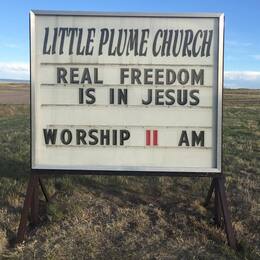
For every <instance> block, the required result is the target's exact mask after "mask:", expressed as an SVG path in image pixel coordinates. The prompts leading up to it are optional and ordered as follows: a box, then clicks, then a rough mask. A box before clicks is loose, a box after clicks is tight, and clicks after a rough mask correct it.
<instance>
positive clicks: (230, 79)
mask: <svg viewBox="0 0 260 260" xmlns="http://www.w3.org/2000/svg"><path fill="white" fill-rule="evenodd" d="M224 75H225V86H226V87H244V88H260V71H225V73H224Z"/></svg>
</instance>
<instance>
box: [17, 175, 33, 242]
mask: <svg viewBox="0 0 260 260" xmlns="http://www.w3.org/2000/svg"><path fill="white" fill-rule="evenodd" d="M34 185H35V176H33V175H31V176H30V179H29V182H28V187H27V191H26V196H25V199H24V204H23V209H22V214H21V219H20V224H19V228H18V232H17V239H16V242H17V243H21V242H22V241H23V240H24V236H25V232H26V226H27V219H28V216H29V210H30V205H31V203H32V197H33V193H34V191H33V189H34Z"/></svg>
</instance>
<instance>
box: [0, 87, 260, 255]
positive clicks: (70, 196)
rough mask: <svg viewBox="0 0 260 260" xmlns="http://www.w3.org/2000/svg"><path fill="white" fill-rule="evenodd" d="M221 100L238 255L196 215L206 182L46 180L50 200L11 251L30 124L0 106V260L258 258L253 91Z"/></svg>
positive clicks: (259, 169)
mask: <svg viewBox="0 0 260 260" xmlns="http://www.w3.org/2000/svg"><path fill="white" fill-rule="evenodd" d="M226 92H227V93H225V102H227V103H225V110H224V171H225V175H226V179H227V180H226V187H227V191H228V197H229V204H230V209H231V213H232V224H233V226H234V227H235V230H236V235H237V239H238V244H239V251H238V252H234V251H233V250H231V249H230V248H229V247H228V246H227V244H226V237H225V233H224V232H223V230H221V229H217V228H216V227H215V226H214V225H213V222H214V221H213V214H212V212H211V211H210V210H207V209H205V208H204V207H203V200H204V198H205V196H206V193H207V189H208V187H209V184H210V180H209V179H208V178H170V177H116V176H114V177H113V176H112V177H108V176H107V177H105V176H100V177H98V176H63V177H59V178H58V177H56V178H54V177H53V178H49V179H47V180H45V182H46V186H47V187H48V190H49V192H50V193H53V192H55V191H56V192H58V193H57V196H56V198H55V200H53V201H52V203H50V204H49V205H48V206H47V207H46V206H45V204H44V203H41V211H42V212H41V225H40V226H39V227H38V228H37V229H35V230H32V231H31V233H30V234H29V236H28V238H27V239H26V241H25V242H24V243H23V244H21V245H18V246H16V247H11V246H10V241H11V240H12V238H14V237H15V233H16V231H17V227H18V223H19V217H20V212H21V206H22V203H23V200H24V195H25V188H26V181H27V178H26V177H20V176H21V175H24V174H26V173H28V171H29V169H28V165H29V164H28V155H29V149H28V148H29V144H28V136H29V127H28V124H29V117H28V107H23V106H18V107H17V106H0V111H4V112H2V114H1V115H2V116H1V120H0V133H1V134H0V141H1V153H0V169H1V174H2V175H5V176H12V177H2V178H1V182H0V250H1V251H0V252H2V258H3V259H260V245H259V241H260V225H259V223H260V189H259V183H260V158H259V151H260V150H259V135H260V127H259V126H260V118H259V113H260V105H259V102H251V101H252V100H255V96H256V95H259V91H258V92H257V91H256V92H251V93H252V94H251V95H248V91H246V90H239V91H230V90H228V91H226ZM226 94H227V95H226ZM230 95H231V96H230ZM237 95H238V96H239V98H237ZM240 95H242V98H241V97H240ZM236 98H237V99H236ZM236 100H237V101H236ZM241 100H243V101H245V102H247V103H245V102H241ZM249 100H250V102H249ZM231 101H232V102H234V103H232V102H231ZM256 101H259V100H258V98H256ZM245 104H247V105H245ZM8 127H9V129H10V128H12V132H10V131H9V130H8ZM7 139H8V142H4V140H7ZM3 151H4V152H3ZM41 199H42V200H43V198H41ZM212 206H213V205H211V208H212Z"/></svg>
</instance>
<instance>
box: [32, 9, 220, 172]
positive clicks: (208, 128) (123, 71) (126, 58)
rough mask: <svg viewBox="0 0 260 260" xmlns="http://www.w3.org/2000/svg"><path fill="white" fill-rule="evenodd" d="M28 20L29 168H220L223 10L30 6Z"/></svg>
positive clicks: (139, 170)
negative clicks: (155, 11) (89, 10)
mask: <svg viewBox="0 0 260 260" xmlns="http://www.w3.org/2000/svg"><path fill="white" fill-rule="evenodd" d="M30 27H31V111H32V114H31V157H32V161H31V164H32V169H36V170H38V169H48V170H73V171H74V170H84V171H88V170H89V171H118V172H122V171H126V172H140V174H142V172H155V173H156V172H161V173H172V174H173V175H174V173H176V172H179V173H188V172H189V173H198V172H200V173H220V172H221V147H222V145H221V144H222V140H221V138H222V130H221V128H222V84H223V28H224V17H223V15H221V14H202V15H200V14H163V15H162V14H136V13H131V14H127V13H84V12H44V11H32V12H31V14H30ZM115 174H116V173H115Z"/></svg>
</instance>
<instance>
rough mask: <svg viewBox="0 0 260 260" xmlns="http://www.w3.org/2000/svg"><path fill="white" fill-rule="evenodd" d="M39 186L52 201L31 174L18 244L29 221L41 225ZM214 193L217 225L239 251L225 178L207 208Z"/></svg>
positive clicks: (217, 180)
mask: <svg viewBox="0 0 260 260" xmlns="http://www.w3.org/2000/svg"><path fill="white" fill-rule="evenodd" d="M39 186H40V188H41V190H42V192H43V194H44V197H45V199H46V202H49V201H50V198H49V196H48V194H47V191H46V189H45V187H44V185H43V183H42V180H41V178H40V176H39V175H35V174H31V175H30V179H29V183H28V187H27V191H26V196H25V200H24V205H23V209H22V214H21V219H20V225H19V228H18V233H17V240H16V242H17V243H21V242H22V241H23V240H24V238H25V234H26V231H27V222H28V219H30V225H31V226H36V225H37V224H38V223H39ZM213 193H214V214H215V224H216V225H217V226H218V227H222V226H223V225H222V223H223V224H224V228H225V232H226V236H227V241H228V244H229V246H230V247H231V248H233V249H234V250H236V249H237V245H236V239H235V235H234V230H233V227H232V223H231V217H230V212H229V208H228V204H227V196H226V191H225V185H224V177H223V176H220V177H213V180H212V182H211V185H210V189H209V192H208V194H207V197H206V200H205V203H204V206H205V207H207V206H208V205H209V203H210V200H211V198H212V195H213ZM30 211H31V214H30ZM29 217H30V218H29Z"/></svg>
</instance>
